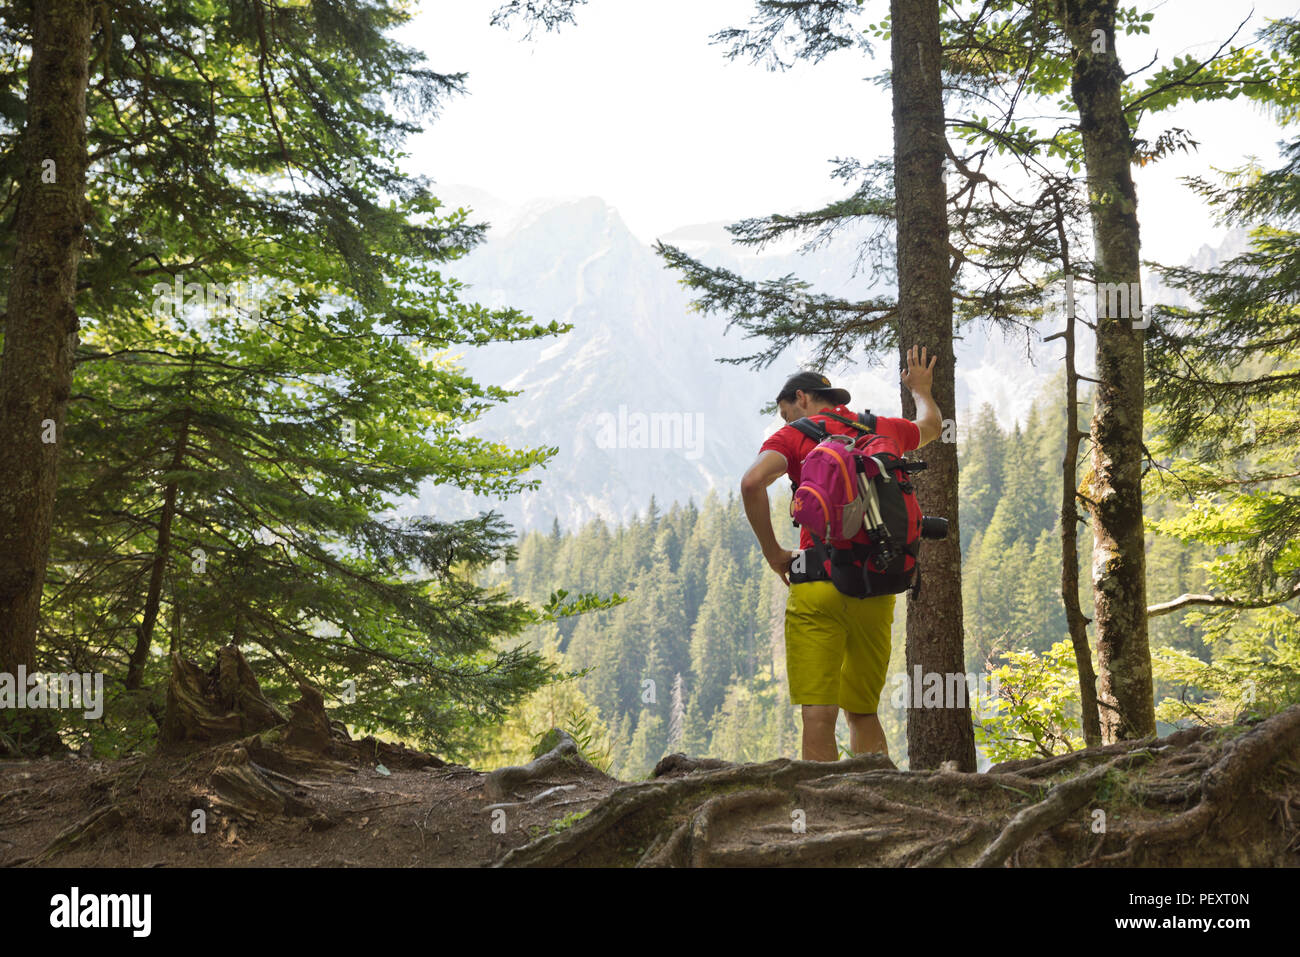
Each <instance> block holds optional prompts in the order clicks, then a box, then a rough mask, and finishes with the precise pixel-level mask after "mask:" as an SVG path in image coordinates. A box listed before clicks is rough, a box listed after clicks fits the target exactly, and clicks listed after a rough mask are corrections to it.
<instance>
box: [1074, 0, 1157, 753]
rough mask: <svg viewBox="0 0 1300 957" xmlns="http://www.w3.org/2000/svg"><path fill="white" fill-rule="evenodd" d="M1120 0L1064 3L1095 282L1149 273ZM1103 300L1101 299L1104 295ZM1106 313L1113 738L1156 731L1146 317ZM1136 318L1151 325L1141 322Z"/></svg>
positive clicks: (1103, 384) (1105, 484) (1094, 495)
mask: <svg viewBox="0 0 1300 957" xmlns="http://www.w3.org/2000/svg"><path fill="white" fill-rule="evenodd" d="M1115 6H1116V4H1115V0H1058V7H1057V11H1058V17H1059V19H1060V21H1061V25H1062V26H1063V27H1064V29H1065V32H1066V34H1067V35H1068V37H1069V39H1070V42H1071V44H1072V46H1073V47H1074V66H1073V75H1072V78H1071V93H1072V96H1073V98H1074V102H1075V105H1076V106H1077V107H1078V110H1079V128H1080V131H1081V133H1082V137H1083V154H1084V163H1085V165H1086V167H1087V177H1088V202H1089V206H1090V208H1091V211H1092V224H1093V244H1094V246H1095V249H1096V277H1095V278H1096V281H1097V283H1098V284H1099V287H1100V284H1102V283H1122V284H1125V285H1126V286H1127V285H1129V284H1132V285H1131V286H1129V288H1134V289H1136V288H1138V286H1137V283H1138V281H1139V279H1140V260H1139V252H1138V251H1139V230H1138V220H1137V194H1136V191H1135V190H1134V187H1133V176H1132V167H1131V163H1132V156H1133V141H1132V134H1131V133H1130V131H1129V126H1128V121H1127V119H1126V117H1125V115H1124V109H1123V101H1122V98H1121V92H1122V89H1121V88H1122V84H1123V82H1124V72H1123V70H1122V69H1121V68H1120V63H1119V56H1118V55H1117V53H1116V50H1115ZM1098 302H1099V304H1100V302H1101V297H1100V296H1099V297H1098ZM1103 311H1104V310H1102V309H1100V308H1099V309H1098V317H1097V379H1098V384H1097V392H1096V395H1097V399H1096V405H1095V409H1094V414H1093V419H1092V442H1093V453H1092V481H1091V483H1090V488H1089V489H1088V490H1087V492H1086V494H1087V498H1088V501H1089V505H1088V508H1089V512H1090V513H1091V516H1092V527H1093V566H1092V587H1093V597H1094V604H1095V608H1096V611H1095V613H1094V614H1095V619H1096V623H1097V665H1098V670H1099V671H1100V674H1101V682H1100V688H1099V704H1100V706H1101V730H1102V736H1103V739H1104V740H1106V741H1108V742H1109V741H1116V740H1122V739H1129V738H1141V737H1145V736H1147V735H1151V734H1154V733H1155V729H1156V718H1155V700H1154V690H1153V687H1152V680H1151V651H1150V647H1149V645H1148V641H1147V617H1146V546H1145V542H1144V541H1143V527H1142V461H1143V447H1142V415H1143V399H1144V397H1143V356H1142V347H1143V341H1144V339H1145V335H1144V332H1143V330H1142V329H1141V328H1134V325H1135V322H1134V320H1135V319H1136V318H1137V316H1138V315H1139V313H1140V307H1139V306H1138V305H1137V304H1136V303H1132V302H1130V303H1129V309H1128V310H1127V311H1128V315H1126V316H1119V317H1106V318H1103V317H1102V315H1101V313H1102V312H1103ZM1137 325H1139V326H1140V325H1141V324H1140V323H1137Z"/></svg>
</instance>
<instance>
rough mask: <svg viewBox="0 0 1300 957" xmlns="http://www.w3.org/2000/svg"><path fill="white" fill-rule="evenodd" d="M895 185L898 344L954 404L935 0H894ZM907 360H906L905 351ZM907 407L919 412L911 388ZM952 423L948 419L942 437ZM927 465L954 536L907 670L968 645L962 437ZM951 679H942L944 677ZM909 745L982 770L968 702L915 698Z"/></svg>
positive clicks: (927, 560)
mask: <svg viewBox="0 0 1300 957" xmlns="http://www.w3.org/2000/svg"><path fill="white" fill-rule="evenodd" d="M890 10H891V14H892V30H893V35H892V41H891V46H892V57H893V98H894V192H895V201H896V203H897V214H898V240H897V244H898V246H897V248H898V330H899V353H900V356H905V354H906V350H907V348H908V347H909V346H912V345H920V346H925V347H926V348H927V349H929V351H930V353H931V354H932V355H936V356H938V362H937V363H936V364H935V370H934V388H933V392H934V398H935V401H936V403H938V406H939V408H940V409H944V410H947V409H954V408H955V404H956V403H955V396H956V375H955V370H954V367H953V366H954V357H953V344H952V281H951V275H952V274H951V271H950V263H949V248H948V212H947V199H948V197H947V187H946V186H945V184H944V179H943V162H944V158H945V156H946V155H947V151H946V149H945V142H946V141H945V138H944V113H943V97H942V91H941V80H940V71H939V64H940V53H941V46H940V41H939V5H938V2H937V0H892V2H891V4H890ZM904 361H905V360H904ZM902 394H903V395H902V397H903V414H904V415H907V416H912V415H915V411H916V407H915V404H914V403H913V401H912V396H911V394H910V393H909V392H908V390H907V389H903V390H902ZM949 434H950V433H949V432H948V430H947V429H945V439H947V438H948V435H949ZM925 461H926V462H927V463H928V465H929V468H928V469H927V470H926V471H925V472H922V473H920V474H919V475H918V476H917V481H916V487H917V499H918V501H919V502H920V505H921V508H922V510H923V511H924V512H925V514H927V515H942V516H945V517H946V518H947V519H948V523H949V533H948V538H947V539H944V540H942V541H927V542H925V543H924V544H923V545H922V547H921V556H920V563H921V568H922V574H923V576H924V583H923V584H922V587H921V593H920V596H919V598H918V599H917V600H914V601H913V600H909V602H908V606H907V673H908V676H909V678H911V676H913V675H914V674H915V669H916V668H917V667H920V669H921V671H922V672H923V673H936V674H939V675H948V674H960V675H964V674H965V673H966V666H965V655H964V650H963V647H962V639H963V633H962V605H961V537H960V525H959V523H958V521H957V518H958V516H957V446H956V444H955V443H953V442H951V441H939V442H935V443H933V444H932V445H931V446H928V447H927V448H926V450H925ZM946 686H947V685H946V680H945V687H946ZM907 755H908V763H909V766H910V767H912V768H914V769H920V768H935V767H938V766H939V765H940V764H942V763H943V762H944V761H956V762H957V765H958V767H960V768H961V769H962V770H964V771H974V770H975V737H974V732H973V729H972V727H971V717H970V707H969V704H968V703H963V704H962V705H961V706H960V707H952V708H946V707H945V708H909V709H908V712H907Z"/></svg>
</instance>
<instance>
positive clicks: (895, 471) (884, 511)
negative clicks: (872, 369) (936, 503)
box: [790, 412, 925, 597]
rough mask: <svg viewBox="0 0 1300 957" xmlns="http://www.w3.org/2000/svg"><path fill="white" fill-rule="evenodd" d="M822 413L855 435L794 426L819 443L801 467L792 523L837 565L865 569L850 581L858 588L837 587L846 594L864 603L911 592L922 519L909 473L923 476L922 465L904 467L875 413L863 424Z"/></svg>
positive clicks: (804, 423)
mask: <svg viewBox="0 0 1300 957" xmlns="http://www.w3.org/2000/svg"><path fill="white" fill-rule="evenodd" d="M819 414H820V415H822V416H825V417H827V418H831V419H834V420H835V421H837V422H841V423H843V424H845V425H851V426H853V427H854V429H855V430H857V431H856V432H855V433H852V434H849V435H837V434H833V433H831V432H829V431H828V430H827V429H826V427H825V426H824V425H822V424H821V423H819V422H814V421H813V420H811V419H799V420H798V421H797V422H792V423H791V425H793V426H794V428H796V429H798V430H799V431H800V432H801V433H803V434H804V435H806V436H808V437H809V438H811V439H815V440H817V445H816V446H814V447H813V449H812V451H811V452H809V453H808V454H807V456H805V457H804V460H803V463H802V465H801V467H800V473H799V485H798V487H797V488H796V489H795V490H794V496H793V500H792V501H791V504H790V514H791V517H793V518H794V520H795V522H796V523H797V524H799V525H802V526H803V527H805V528H807V529H808V531H809V532H810V533H811V534H812V536H813V540H814V542H816V543H818V544H825V545H827V546H829V547H830V548H831V549H832V550H833V555H834V557H833V558H832V564H833V565H836V566H840V567H843V566H845V565H849V564H852V565H856V566H859V571H858V572H857V574H856V575H852V576H849V577H851V578H853V579H854V580H853V581H839V580H837V581H836V587H837V588H840V590H841V591H843V592H845V593H846V594H852V595H854V596H856V597H861V596H862V595H865V594H886V593H898V592H901V591H905V590H907V589H908V588H909V587H913V586H914V585H915V584H916V580H915V574H914V572H915V570H916V556H917V553H918V551H919V546H920V538H921V527H922V522H921V518H922V516H921V508H920V505H919V504H918V503H917V501H916V494H915V492H914V490H913V488H912V483H911V481H910V476H909V472H914V471H919V470H921V469H923V468H924V467H925V465H924V463H922V462H908V461H907V460H905V459H904V458H903V456H902V453H901V451H900V449H899V447H898V443H897V442H896V441H895V440H894V439H893V438H892V437H890V436H888V435H879V434H877V433H876V432H875V425H876V422H875V416H873V415H871V413H869V412H868V413H866V414H865V415H861V414H860V415H858V417H857V422H852V421H850V420H848V419H845V418H843V417H841V416H838V415H835V414H834V413H827V412H823V413H819ZM837 577H838V576H837ZM863 579H864V580H863Z"/></svg>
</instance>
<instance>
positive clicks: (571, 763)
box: [483, 729, 608, 805]
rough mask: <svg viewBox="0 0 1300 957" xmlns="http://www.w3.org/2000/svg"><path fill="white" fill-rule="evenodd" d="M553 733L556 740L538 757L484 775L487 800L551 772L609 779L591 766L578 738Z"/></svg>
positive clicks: (499, 799)
mask: <svg viewBox="0 0 1300 957" xmlns="http://www.w3.org/2000/svg"><path fill="white" fill-rule="evenodd" d="M552 733H553V734H554V735H556V737H557V739H558V743H557V744H556V745H555V747H553V748H551V750H549V751H547V752H546V753H545V754H543V755H542V756H541V757H539V758H534V759H533V760H532V761H529V762H528V763H527V764H524V765H516V766H512V767H508V768H498V769H497V770H495V771H493V772H492V773H491V774H489V775H488V776H487V777H486V778H485V779H484V781H483V790H484V792H485V793H486V794H487V799H488V801H489V802H490V803H492V804H494V805H501V804H503V802H506V801H508V799H509V798H510V797H512V796H513V795H514V793H515V791H516V790H517V789H519V788H520V787H522V786H523V785H525V784H530V783H533V782H537V781H542V780H545V779H547V778H549V777H551V776H552V775H560V776H561V777H562V778H564V779H566V780H568V779H573V778H575V777H591V776H595V777H598V778H606V779H608V776H607V775H605V774H604V773H603V772H601V771H600V769H598V768H596V767H593V766H592V765H591V764H590V763H588V761H587V760H586V759H585V758H584V757H583V756H582V755H581V753H579V751H578V745H577V742H575V741H574V740H573V738H572V737H571V736H570V735H569V734H568V732H566V731H560V730H558V729H552Z"/></svg>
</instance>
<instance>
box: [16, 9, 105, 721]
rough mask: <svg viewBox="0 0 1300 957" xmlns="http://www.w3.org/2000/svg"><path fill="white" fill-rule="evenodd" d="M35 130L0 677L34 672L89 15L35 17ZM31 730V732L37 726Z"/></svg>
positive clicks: (30, 132)
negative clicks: (21, 668) (20, 670)
mask: <svg viewBox="0 0 1300 957" xmlns="http://www.w3.org/2000/svg"><path fill="white" fill-rule="evenodd" d="M32 10H33V23H32V57H31V63H30V67H29V73H28V76H29V82H28V88H27V123H26V126H25V127H24V129H23V132H22V143H21V146H20V150H21V153H20V156H21V159H20V162H21V168H20V171H19V174H18V176H19V187H18V188H19V195H18V205H17V211H16V213H15V224H14V226H15V238H16V242H15V249H14V261H13V269H12V270H11V272H10V285H9V297H8V303H7V305H6V312H5V317H4V332H5V338H4V356H3V359H0V439H2V440H3V442H4V446H5V448H4V454H3V455H0V672H9V673H11V674H12V673H14V672H15V671H16V670H17V668H18V667H19V666H24V667H27V668H31V667H32V665H33V663H34V659H35V654H36V623H37V615H38V613H39V610H40V600H41V589H42V587H43V585H44V582H45V566H46V562H47V561H48V559H49V550H50V528H51V525H52V524H53V519H54V493H55V477H56V466H57V462H58V449H59V442H61V441H62V439H63V419H64V414H65V412H66V410H67V404H68V395H69V393H70V390H71V385H72V361H73V350H74V349H75V348H76V342H77V313H76V309H75V306H74V298H75V296H76V291H77V266H78V264H79V263H80V261H81V243H82V233H83V227H84V224H85V212H84V210H85V203H86V199H85V192H86V166H87V162H88V159H87V153H86V82H87V75H88V72H89V68H90V33H91V6H90V4H89V3H88V2H86V0H40V2H38V3H35V4H33V5H32ZM28 717H29V720H30V716H28Z"/></svg>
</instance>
